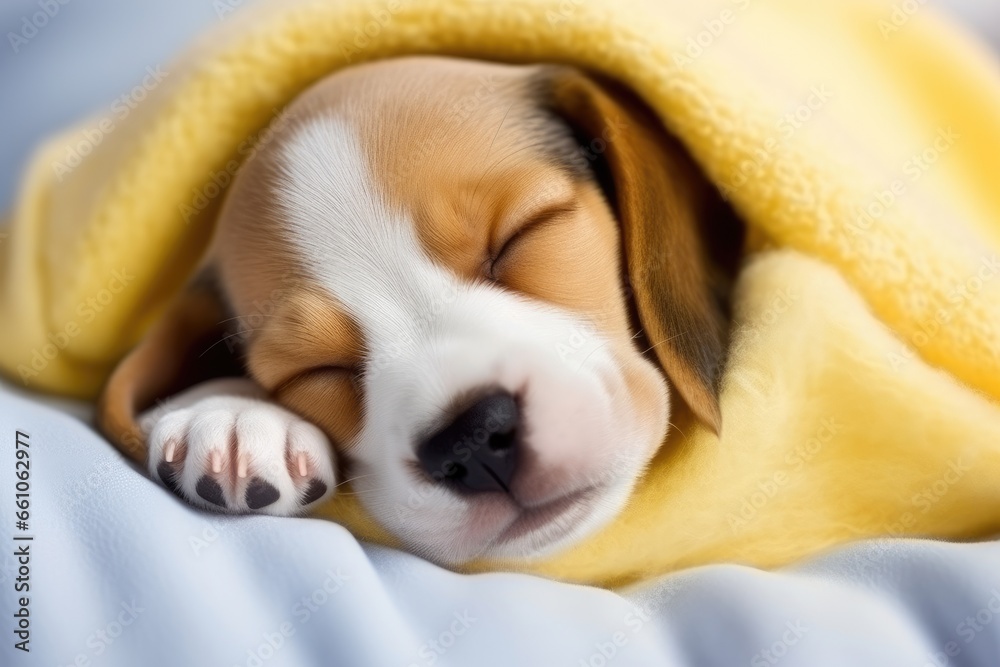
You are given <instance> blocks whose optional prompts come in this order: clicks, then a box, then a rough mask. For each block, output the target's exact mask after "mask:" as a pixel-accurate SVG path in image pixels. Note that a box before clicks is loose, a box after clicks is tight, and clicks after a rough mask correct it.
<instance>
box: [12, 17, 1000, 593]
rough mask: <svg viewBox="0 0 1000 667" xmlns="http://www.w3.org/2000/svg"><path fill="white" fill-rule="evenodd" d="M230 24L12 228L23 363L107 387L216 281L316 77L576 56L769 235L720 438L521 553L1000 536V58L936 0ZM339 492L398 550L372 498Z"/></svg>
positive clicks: (54, 166)
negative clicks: (368, 502)
mask: <svg viewBox="0 0 1000 667" xmlns="http://www.w3.org/2000/svg"><path fill="white" fill-rule="evenodd" d="M904 5H905V7H906V8H903V6H904ZM911 5H912V6H911ZM224 19H225V20H224V21H223V22H222V23H221V25H220V27H219V28H218V29H216V30H214V31H212V32H211V33H210V34H208V35H206V36H205V38H203V39H202V40H200V41H199V42H198V43H196V44H194V45H192V47H191V49H190V50H189V51H188V52H187V53H186V54H184V55H183V57H181V58H180V59H179V60H177V61H176V62H175V63H174V64H173V65H172V66H170V67H168V68H166V71H165V72H156V71H151V72H150V77H151V79H150V82H149V86H147V88H148V90H147V91H146V93H145V94H144V95H143V97H144V99H143V100H141V102H140V103H137V104H136V105H135V108H134V109H131V110H130V113H128V114H127V115H126V116H125V117H124V119H122V120H121V122H119V123H118V124H117V126H116V127H114V131H113V132H110V131H108V130H107V128H102V125H101V122H102V121H101V120H100V119H96V120H94V121H91V122H87V123H83V124H81V125H80V126H79V127H77V128H74V129H73V130H72V131H70V132H67V133H65V134H63V135H61V136H59V137H56V138H54V139H52V140H51V141H49V142H47V143H46V144H45V145H44V146H42V147H40V149H39V150H38V151H37V154H36V156H35V158H34V160H33V161H32V163H31V164H30V166H29V168H28V170H27V173H26V176H25V179H24V182H23V188H22V190H21V192H20V196H19V198H18V201H17V203H16V206H15V208H14V210H13V211H12V212H11V220H10V227H9V229H8V230H6V232H7V236H6V237H4V238H3V240H2V242H0V320H2V321H3V322H4V326H3V327H0V368H2V369H3V370H4V371H5V372H6V373H8V374H9V375H11V376H12V377H13V378H14V379H15V380H20V381H21V382H23V383H24V384H26V385H28V386H29V387H33V388H37V389H41V390H46V391H52V392H58V393H65V394H70V395H75V396H83V397H92V396H94V395H95V394H96V393H97V391H98V390H99V388H100V386H101V384H102V382H103V381H104V379H105V378H106V377H107V375H108V373H109V371H110V369H111V368H112V367H113V365H114V364H115V363H116V361H117V360H118V359H120V358H121V357H122V356H123V354H124V353H125V352H126V351H127V350H128V349H129V347H130V346H131V345H133V344H134V343H135V341H136V340H138V338H139V337H140V336H141V335H142V333H143V331H144V330H145V329H146V328H147V327H148V326H149V324H150V323H151V322H152V321H154V320H155V318H156V317H157V316H159V315H160V314H161V313H162V312H163V309H164V307H165V305H166V303H167V302H168V301H169V299H170V298H171V296H172V295H173V294H175V293H176V292H177V290H178V289H179V288H180V287H181V286H182V285H183V283H184V282H185V281H186V280H187V279H188V278H189V276H190V274H191V271H192V269H193V267H194V266H195V265H196V264H197V262H198V260H199V258H200V254H201V251H202V250H203V249H204V247H205V245H206V243H207V240H208V238H209V236H210V234H211V230H212V221H213V216H214V215H215V213H216V211H217V208H218V205H219V203H220V201H221V199H222V196H221V195H222V194H223V193H224V190H225V186H226V185H227V184H228V182H230V181H231V179H232V176H233V174H234V173H235V172H236V171H237V170H238V169H239V164H240V161H241V160H242V159H244V158H245V157H246V156H247V155H248V154H250V153H251V152H252V151H253V150H255V147H256V146H257V145H259V143H260V142H264V141H267V140H268V133H267V129H266V127H267V125H268V123H269V122H270V121H271V120H272V119H273V118H274V117H275V116H280V109H281V108H282V107H283V106H284V105H286V104H287V103H288V102H289V101H290V100H291V99H292V98H293V97H294V96H295V95H296V94H297V93H299V92H300V91H302V90H303V89H304V88H306V87H308V86H309V85H310V84H311V83H312V82H314V81H316V80H317V79H319V78H321V77H323V76H325V75H327V74H329V73H330V72H332V71H335V70H337V69H339V68H342V67H346V66H348V65H350V64H352V63H358V62H363V61H367V60H373V59H379V58H388V57H393V56H399V55H406V54H426V53H435V54H444V55H454V56H462V57H470V58H482V59H489V60H497V61H505V62H561V63H568V64H573V65H576V66H579V67H581V68H585V69H589V70H593V71H598V72H601V73H604V74H606V75H608V76H611V77H614V78H615V79H617V80H619V81H621V82H623V83H624V84H626V85H628V86H629V87H631V88H632V89H633V90H635V91H636V92H637V93H638V94H639V95H641V96H642V97H643V98H644V99H645V101H646V102H647V103H648V104H649V105H650V107H651V108H652V109H653V110H654V111H655V112H656V113H657V114H658V115H659V117H660V118H661V119H662V121H663V123H664V124H665V126H666V128H667V129H668V130H669V131H670V132H672V133H673V134H675V135H677V136H678V137H679V138H680V139H681V140H682V141H683V143H684V144H685V145H686V146H687V148H688V149H689V150H690V152H691V153H692V155H693V156H694V157H695V159H696V161H697V162H698V164H699V165H700V166H701V168H702V169H703V170H704V171H705V173H706V174H707V175H708V176H709V178H711V179H712V180H713V181H714V182H715V183H716V184H717V185H718V187H719V189H720V190H721V191H722V192H723V194H724V195H725V196H726V197H727V198H728V199H729V200H730V201H731V202H732V203H733V205H734V206H735V208H736V210H737V211H738V212H739V214H740V216H741V217H742V219H743V220H744V221H745V222H746V224H747V226H748V229H749V235H750V246H751V247H750V252H749V257H748V260H747V266H746V268H745V269H744V270H743V272H742V274H741V277H740V280H739V283H738V285H737V291H736V295H735V321H734V325H733V326H734V328H733V338H732V343H731V355H730V359H729V362H728V365H727V368H726V372H725V376H724V378H723V382H722V387H723V388H722V414H723V430H722V434H721V437H718V438H717V437H716V436H715V435H714V434H712V433H710V432H709V431H708V430H707V429H705V428H703V427H701V426H700V425H698V424H695V423H693V422H691V421H685V420H681V421H680V422H678V423H677V424H676V425H677V427H678V430H677V433H676V434H675V435H674V436H672V437H671V438H670V440H669V442H668V446H665V447H664V448H662V450H661V451H660V453H659V455H658V456H657V458H656V460H655V461H654V462H653V464H652V466H651V468H650V470H649V471H648V473H647V474H646V476H645V478H644V479H643V481H642V482H641V484H640V486H639V488H638V489H637V491H636V493H635V495H634V497H633V499H632V501H631V503H630V505H629V506H628V508H627V510H626V511H625V512H624V513H623V514H622V515H621V516H620V517H619V518H618V519H617V520H616V521H615V522H614V523H613V524H611V525H610V526H608V527H607V528H606V529H604V530H602V531H601V532H600V533H599V534H597V535H596V536H594V537H593V538H591V539H589V540H587V541H585V542H584V543H582V544H580V545H578V546H576V547H574V548H572V549H570V550H569V551H567V552H565V553H562V554H559V555H556V556H553V557H550V558H547V559H545V560H542V561H537V562H531V563H510V564H502V566H503V567H508V568H515V569H520V570H524V571H529V572H535V573H539V574H544V575H548V576H554V577H557V578H561V579H566V580H572V581H581V582H590V583H599V584H605V585H615V584H621V583H624V582H627V581H634V580H638V579H642V578H645V577H648V576H651V575H654V574H658V573H662V572H666V571H670V570H674V569H678V568H681V567H685V566H692V565H699V564H705V563H713V562H733V561H736V562H744V563H749V564H753V565H757V566H762V567H774V566H778V565H781V564H785V563H789V562H792V561H795V560H797V559H800V558H802V557H804V556H806V555H808V554H811V553H814V552H817V551H819V550H822V549H824V548H827V547H830V546H832V545H835V544H839V543H843V542H846V541H850V540H854V539H858V538H863V537H869V536H877V535H886V534H890V535H924V536H933V537H938V538H949V539H973V538H977V537H983V536H986V535H990V534H995V533H996V532H997V531H998V530H1000V404H998V400H1000V258H998V253H1000V188H998V187H997V178H998V176H997V175H998V174H1000V68H998V65H997V63H996V62H995V60H993V59H992V56H991V55H990V54H989V53H988V52H987V51H986V49H985V47H982V46H980V45H978V44H976V43H975V42H974V41H972V40H971V39H970V38H968V37H967V36H966V35H965V34H963V33H962V32H961V31H960V30H958V29H957V28H955V27H954V26H953V25H951V24H950V23H949V22H948V21H947V20H945V19H944V18H943V17H941V16H940V15H938V14H937V13H936V12H935V11H934V10H933V9H931V8H927V7H925V6H923V5H921V4H920V3H902V4H896V5H894V4H892V3H890V2H888V1H872V0H822V1H821V0H813V1H811V2H807V3H806V2H801V0H710V1H702V2H698V3H692V2H689V1H687V0H648V1H644V0H560V1H558V2H557V1H555V0H553V1H552V2H536V1H529V0H508V1H505V2H486V1H483V0H426V1H422V2H418V1H417V0H325V1H316V0H308V1H307V0H295V1H293V2H288V1H283V2H277V1H273V2H272V1H265V2H260V3H257V4H254V5H250V6H248V7H240V8H239V9H237V10H234V11H233V12H232V13H231V14H229V15H227V16H225V17H224ZM322 513H323V514H324V515H326V516H329V517H331V518H333V519H335V520H338V521H340V522H342V523H344V524H345V525H347V526H348V527H350V528H351V529H352V530H353V531H355V533H356V534H358V535H359V536H361V537H363V538H366V539H371V540H375V541H380V542H386V543H392V540H391V538H390V537H389V536H387V535H385V534H384V533H383V531H381V530H380V529H379V527H378V526H376V525H374V524H373V523H372V522H371V520H370V519H368V518H367V517H366V516H365V514H364V512H363V511H362V509H361V508H360V506H359V505H358V504H357V503H356V502H355V501H354V500H353V496H352V495H350V494H344V495H342V496H340V497H339V498H337V499H335V500H334V501H332V502H331V504H330V505H329V506H328V507H326V508H324V509H323V510H322ZM500 565H501V564H496V563H490V564H477V565H474V566H472V568H471V569H473V570H477V569H492V568H496V567H498V566H500Z"/></svg>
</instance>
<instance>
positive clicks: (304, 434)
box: [139, 378, 336, 516]
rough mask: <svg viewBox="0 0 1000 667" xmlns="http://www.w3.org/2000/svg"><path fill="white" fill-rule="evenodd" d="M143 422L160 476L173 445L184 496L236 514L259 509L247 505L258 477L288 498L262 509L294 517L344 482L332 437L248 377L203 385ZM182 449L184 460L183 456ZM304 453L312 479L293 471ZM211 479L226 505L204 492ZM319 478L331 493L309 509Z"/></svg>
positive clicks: (151, 457)
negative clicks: (308, 493)
mask: <svg viewBox="0 0 1000 667" xmlns="http://www.w3.org/2000/svg"><path fill="white" fill-rule="evenodd" d="M139 423H140V425H141V427H142V428H143V430H144V431H145V432H146V433H148V434H149V437H148V442H149V453H148V458H147V462H148V465H149V471H150V473H151V474H152V475H153V478H154V479H158V478H159V477H160V475H159V473H158V471H157V469H158V468H159V466H160V463H161V462H162V461H163V460H164V454H165V450H166V447H167V445H168V444H169V443H171V442H173V443H174V445H175V449H174V451H175V457H174V464H175V466H176V469H177V470H178V475H177V477H176V479H177V482H178V486H179V488H180V492H181V494H182V495H183V496H184V497H185V499H187V500H188V501H189V502H191V503H192V504H195V505H199V506H201V507H207V508H209V509H213V510H216V511H228V512H235V513H240V512H249V511H252V510H250V508H249V507H248V506H247V504H246V499H245V493H246V489H247V485H248V484H249V482H250V480H251V479H253V478H254V477H259V478H261V479H263V480H265V481H267V482H268V483H269V484H271V485H273V486H274V487H275V488H277V489H278V491H279V492H280V494H281V495H280V497H279V498H278V500H277V501H275V502H274V503H272V504H270V505H267V506H266V507H262V508H260V509H258V510H255V511H257V512H260V513H264V514H274V515H277V516H288V515H292V514H298V513H301V512H303V511H305V510H306V509H307V508H308V507H311V506H313V505H315V503H316V502H321V501H322V500H324V499H325V498H328V497H329V496H330V495H331V494H332V492H333V489H334V486H335V484H336V480H335V477H334V466H333V450H332V448H331V447H330V443H329V441H328V440H327V437H326V435H324V434H323V432H322V431H321V430H320V429H319V428H317V427H316V426H314V425H312V424H311V423H309V422H307V421H305V420H303V419H302V418H301V417H299V416H297V415H295V414H293V413H291V412H289V411H288V410H285V409H284V408H282V407H281V406H279V405H276V404H274V403H272V402H270V401H268V400H267V399H266V396H265V395H264V394H263V392H262V391H261V390H260V389H259V388H258V387H257V385H256V384H254V383H253V382H252V381H250V380H248V379H243V378H230V379H225V380H212V381H210V382H205V383H202V384H200V385H197V386H195V387H193V388H191V389H189V390H187V391H185V392H182V393H180V394H178V395H177V396H175V397H173V398H171V399H170V401H169V402H167V403H165V404H163V405H160V406H158V407H156V408H152V409H151V410H148V411H147V412H145V413H143V414H142V415H141V416H140V418H139ZM234 431H235V434H234ZM234 437H235V441H236V451H237V458H238V457H239V456H240V455H242V456H245V457H246V459H247V474H246V477H243V478H240V477H238V476H237V475H232V474H230V470H232V469H235V466H236V465H237V460H234V459H232V458H231V452H230V442H231V441H232V439H233V438H234ZM185 449H186V451H185ZM182 451H183V452H184V455H183V456H179V453H180V452H182ZM213 453H214V454H216V455H217V456H218V457H219V460H220V461H221V462H222V465H223V471H222V472H221V473H219V474H214V473H212V455H213ZM299 453H302V454H304V455H305V456H306V459H307V461H308V468H307V469H308V474H307V475H306V476H304V477H303V476H300V475H299V474H298V470H297V467H293V469H292V470H289V464H288V462H289V460H291V461H293V462H294V461H296V459H297V455H298V454H299ZM206 474H207V475H209V476H211V477H212V478H213V479H215V480H216V481H217V482H218V483H219V485H220V486H221V487H222V490H223V495H224V497H225V500H226V507H219V506H217V505H214V504H212V503H209V502H207V501H206V500H204V499H203V498H202V497H201V496H199V495H198V493H197V492H196V490H195V488H196V486H197V484H198V480H200V479H201V477H202V476H204V475H206ZM313 478H317V479H320V480H321V481H322V482H323V483H324V484H326V487H327V492H326V494H324V496H323V497H322V498H320V499H318V500H316V501H313V503H310V505H308V506H306V507H303V506H302V505H301V504H300V502H299V498H300V497H301V496H302V495H303V493H304V491H305V489H306V488H307V486H308V484H309V482H310V481H311V480H312V479H313Z"/></svg>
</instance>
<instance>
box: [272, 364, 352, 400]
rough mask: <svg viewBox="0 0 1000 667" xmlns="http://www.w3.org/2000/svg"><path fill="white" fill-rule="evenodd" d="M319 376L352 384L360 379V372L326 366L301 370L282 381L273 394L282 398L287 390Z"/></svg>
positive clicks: (343, 367) (344, 367)
mask: <svg viewBox="0 0 1000 667" xmlns="http://www.w3.org/2000/svg"><path fill="white" fill-rule="evenodd" d="M317 375H323V376H328V377H329V378H330V379H331V380H348V381H351V382H354V381H356V380H357V379H358V378H359V377H360V371H359V370H358V369H357V368H350V367H348V366H334V365H324V366H315V367H313V368H307V369H305V370H301V371H299V372H297V373H295V374H294V375H292V376H290V377H288V378H286V379H284V380H282V381H281V382H279V383H278V385H277V386H276V387H275V388H274V390H273V391H272V392H271V393H272V394H274V395H275V396H280V395H281V392H283V391H285V390H287V389H288V388H289V387H292V386H294V385H296V384H298V383H299V382H302V381H303V380H308V379H310V378H312V377H315V376H317Z"/></svg>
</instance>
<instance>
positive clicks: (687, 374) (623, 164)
mask: <svg viewBox="0 0 1000 667" xmlns="http://www.w3.org/2000/svg"><path fill="white" fill-rule="evenodd" d="M543 76H544V77H547V78H548V80H549V84H548V85H549V88H548V89H549V91H551V92H550V94H551V104H552V106H553V110H554V111H555V113H557V114H558V115H559V116H561V117H562V118H564V119H565V120H566V121H567V122H568V123H569V124H570V125H571V126H572V128H573V130H574V132H576V133H577V135H578V137H579V138H580V139H581V143H582V144H583V159H584V160H587V161H588V162H591V163H592V168H593V169H594V171H595V173H597V175H598V178H599V179H603V180H604V181H605V182H604V183H602V185H603V186H604V188H605V192H606V193H607V195H608V198H609V201H610V203H611V205H612V207H613V208H614V209H615V212H616V214H617V215H618V218H619V220H620V222H621V226H622V239H623V245H624V251H625V264H626V270H627V272H628V281H629V283H630V285H631V288H632V293H633V298H634V302H635V306H636V310H637V311H638V312H637V315H638V319H639V322H640V324H641V325H642V327H643V329H644V331H645V334H646V336H647V338H648V339H649V344H650V345H651V346H653V350H654V351H655V353H656V356H657V359H658V360H659V362H660V364H661V366H662V367H663V369H664V371H665V373H666V374H667V376H668V377H669V378H670V381H671V383H672V384H673V386H674V387H675V388H676V390H677V392H678V393H680V395H681V396H682V397H683V399H684V401H685V402H686V403H687V404H688V406H690V408H691V410H692V411H693V412H694V414H695V416H696V417H698V419H699V420H700V421H701V422H703V423H704V424H705V425H706V426H708V427H710V428H712V429H713V430H714V431H715V432H716V433H718V432H719V431H720V429H721V422H722V418H721V415H720V413H719V399H718V378H719V373H720V367H721V365H722V363H723V356H724V344H723V338H724V329H725V326H724V318H723V315H722V313H721V312H720V309H719V306H718V304H717V303H716V301H715V299H714V298H713V294H712V288H711V286H710V270H709V262H708V258H707V254H706V252H705V249H704V248H703V244H702V240H701V234H702V233H704V228H703V227H702V225H703V220H702V217H703V216H704V215H707V212H708V209H709V200H710V198H711V197H713V196H716V197H717V194H716V193H715V192H714V191H713V189H712V188H711V186H710V185H709V183H708V182H707V180H706V179H705V178H704V177H703V176H702V175H701V173H700V172H699V171H698V168H697V167H696V165H695V164H694V163H693V161H692V160H691V158H690V157H688V155H687V153H686V152H685V151H684V149H683V147H682V146H681V145H680V144H679V142H677V141H676V140H675V139H674V138H672V137H671V136H669V135H668V134H667V133H666V132H665V131H664V129H663V126H662V124H661V122H660V121H659V119H657V118H656V117H655V116H654V115H653V113H652V112H651V111H649V110H648V108H646V107H645V105H643V104H642V103H641V102H640V101H639V100H638V99H637V98H636V97H635V96H634V95H633V94H632V93H631V92H629V91H627V90H625V89H624V88H622V87H621V86H618V85H615V84H613V83H610V82H600V83H598V81H597V80H596V79H595V78H592V77H589V76H585V75H583V74H581V73H580V72H578V71H576V70H573V69H570V68H564V67H549V68H544V69H543ZM700 227H701V228H700Z"/></svg>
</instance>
